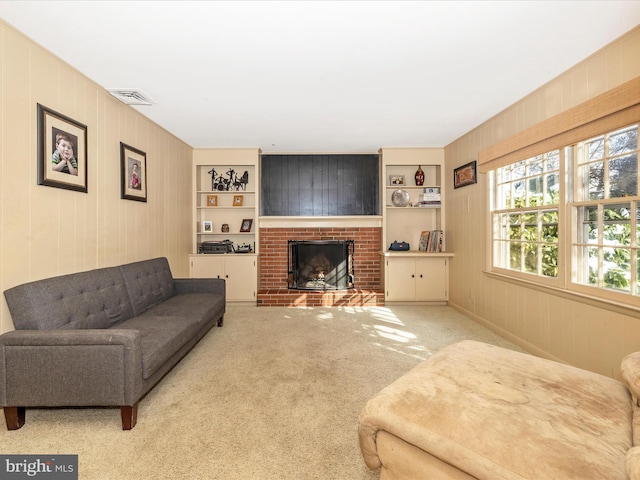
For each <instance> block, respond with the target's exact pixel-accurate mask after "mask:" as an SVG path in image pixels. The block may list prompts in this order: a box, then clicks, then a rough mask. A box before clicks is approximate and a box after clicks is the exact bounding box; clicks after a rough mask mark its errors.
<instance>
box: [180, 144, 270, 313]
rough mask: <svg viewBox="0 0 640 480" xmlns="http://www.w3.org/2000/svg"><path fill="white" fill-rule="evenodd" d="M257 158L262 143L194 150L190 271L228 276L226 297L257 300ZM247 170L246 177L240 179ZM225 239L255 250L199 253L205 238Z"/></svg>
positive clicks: (214, 276) (258, 182) (199, 275)
mask: <svg viewBox="0 0 640 480" xmlns="http://www.w3.org/2000/svg"><path fill="white" fill-rule="evenodd" d="M259 159H260V150H259V149H201V150H194V154H193V220H192V225H193V236H192V238H193V241H192V247H191V252H192V253H191V255H190V259H189V260H190V275H191V277H194V278H195V277H209V278H224V279H225V280H226V281H227V300H228V301H255V299H256V295H257V285H258V252H257V249H258V245H259V241H258V235H259V229H258V224H257V219H258V211H259V210H258V208H259V201H258V193H257V189H258V186H259V185H260V181H259V174H260V172H259V168H258V165H259ZM214 172H215V175H214V176H213V178H212V175H213V174H214ZM245 173H246V181H241V180H242V178H243V176H244V175H245ZM220 179H222V181H221V180H220ZM233 180H236V182H233ZM205 222H210V225H211V226H210V230H209V229H208V227H207V226H205ZM223 225H226V226H228V231H223ZM243 227H244V228H243ZM246 227H249V228H246ZM243 230H247V231H243ZM224 240H230V241H231V242H232V244H233V246H234V248H237V247H239V246H241V245H249V246H250V247H251V252H250V253H225V254H201V253H199V252H200V249H199V246H200V244H201V243H202V242H207V241H213V242H221V241H224Z"/></svg>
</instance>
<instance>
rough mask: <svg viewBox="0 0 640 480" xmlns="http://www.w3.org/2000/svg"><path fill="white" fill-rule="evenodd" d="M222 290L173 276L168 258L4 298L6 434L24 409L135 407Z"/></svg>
mask: <svg viewBox="0 0 640 480" xmlns="http://www.w3.org/2000/svg"><path fill="white" fill-rule="evenodd" d="M225 293H226V292H225V282H224V280H221V279H213V278H212V279H177V278H173V276H172V274H171V270H170V268H169V263H168V262H167V259H166V258H155V259H152V260H145V261H141V262H135V263H130V264H126V265H121V266H118V267H109V268H101V269H97V270H91V271H87V272H81V273H74V274H70V275H63V276H59V277H54V278H48V279H44V280H38V281H35V282H30V283H26V284H24V285H19V286H16V287H13V288H11V289H9V290H7V291H5V292H4V294H5V298H6V300H7V305H8V307H9V310H10V312H11V317H12V319H13V323H14V326H15V328H16V330H15V331H11V332H7V333H4V334H3V335H0V405H1V406H2V407H4V413H5V420H6V423H7V428H8V429H9V430H16V429H18V428H20V427H21V426H22V425H24V422H25V410H26V407H64V406H67V407H73V406H119V407H120V411H121V415H122V428H123V430H130V429H131V428H133V427H134V426H135V424H136V419H137V410H138V402H139V400H140V398H142V396H143V395H144V394H145V393H147V392H148V391H149V390H150V389H151V388H152V387H153V386H154V385H155V384H156V383H158V381H159V380H160V379H161V378H162V377H163V376H164V375H165V374H166V373H167V372H168V371H169V370H170V369H171V368H172V367H173V366H174V365H176V364H177V363H178V362H179V361H180V359H181V358H182V357H183V356H184V355H185V354H186V353H187V352H189V350H190V349H191V348H192V347H193V346H194V345H195V344H196V343H197V342H198V341H199V340H200V339H201V338H202V337H203V336H204V335H205V334H206V333H207V332H208V331H209V329H210V328H211V327H212V326H213V325H217V326H222V323H223V318H224V313H225V303H226V299H225Z"/></svg>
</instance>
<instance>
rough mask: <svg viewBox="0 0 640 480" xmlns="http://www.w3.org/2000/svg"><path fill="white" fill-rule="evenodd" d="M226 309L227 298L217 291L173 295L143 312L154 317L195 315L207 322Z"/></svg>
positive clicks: (199, 319)
mask: <svg viewBox="0 0 640 480" xmlns="http://www.w3.org/2000/svg"><path fill="white" fill-rule="evenodd" d="M224 309H225V298H224V297H223V296H222V295H217V294H215V293H185V294H182V295H176V296H174V297H171V298H170V299H168V300H167V301H165V302H162V303H160V304H158V305H156V306H155V307H153V308H151V309H149V310H147V311H146V312H145V313H143V314H142V315H143V316H146V315H151V316H154V317H177V316H180V317H193V318H194V319H195V320H196V321H197V322H198V323H205V322H207V321H209V320H211V319H212V318H215V317H216V316H219V314H220V313H221V312H223V311H224Z"/></svg>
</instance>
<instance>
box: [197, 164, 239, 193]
mask: <svg viewBox="0 0 640 480" xmlns="http://www.w3.org/2000/svg"><path fill="white" fill-rule="evenodd" d="M207 173H209V174H210V175H211V190H217V191H219V192H228V191H230V190H240V189H242V190H246V189H247V183H249V172H248V171H247V170H245V172H244V174H243V175H242V177H238V174H237V173H236V171H235V170H234V169H233V168H230V169H229V170H228V171H227V173H226V175H227V176H226V178H225V177H223V176H222V175H218V172H216V170H215V168H212V169H211V170H209V171H208V172H207Z"/></svg>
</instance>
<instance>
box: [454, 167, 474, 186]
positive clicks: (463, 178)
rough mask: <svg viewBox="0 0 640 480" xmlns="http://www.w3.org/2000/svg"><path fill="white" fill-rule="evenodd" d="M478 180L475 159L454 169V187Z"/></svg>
mask: <svg viewBox="0 0 640 480" xmlns="http://www.w3.org/2000/svg"><path fill="white" fill-rule="evenodd" d="M477 182H478V176H477V172H476V161H475V160H474V161H473V162H469V163H467V164H465V165H462V166H461V167H458V168H455V169H454V170H453V188H460V187H464V186H466V185H472V184H474V183H477Z"/></svg>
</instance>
